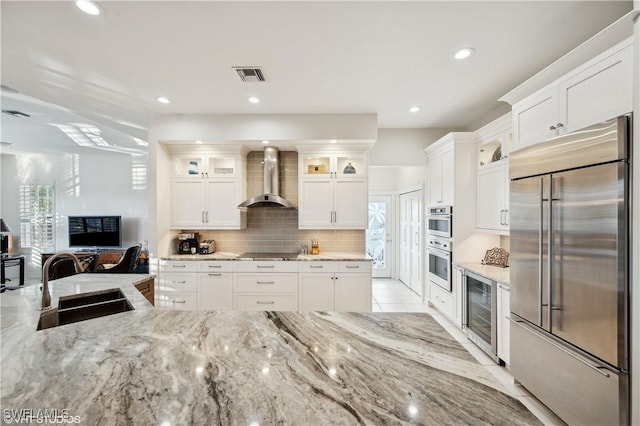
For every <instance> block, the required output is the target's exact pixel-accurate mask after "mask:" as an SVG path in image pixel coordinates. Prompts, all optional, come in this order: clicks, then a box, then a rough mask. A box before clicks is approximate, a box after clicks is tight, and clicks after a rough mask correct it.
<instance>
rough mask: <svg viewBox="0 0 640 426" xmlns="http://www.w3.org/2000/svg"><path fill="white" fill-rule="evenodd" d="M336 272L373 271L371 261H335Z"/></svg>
mask: <svg viewBox="0 0 640 426" xmlns="http://www.w3.org/2000/svg"><path fill="white" fill-rule="evenodd" d="M335 272H371V262H335Z"/></svg>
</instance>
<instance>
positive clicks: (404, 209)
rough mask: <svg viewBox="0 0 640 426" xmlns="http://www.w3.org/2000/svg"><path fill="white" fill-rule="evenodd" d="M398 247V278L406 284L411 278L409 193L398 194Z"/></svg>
mask: <svg viewBox="0 0 640 426" xmlns="http://www.w3.org/2000/svg"><path fill="white" fill-rule="evenodd" d="M398 204H400V235H399V239H400V247H399V254H400V258H399V259H398V260H399V262H398V265H399V269H400V271H399V272H398V278H399V279H400V281H402V282H403V283H405V284H406V285H407V286H408V285H409V284H410V282H411V281H410V280H411V197H410V194H400V197H399V203H398Z"/></svg>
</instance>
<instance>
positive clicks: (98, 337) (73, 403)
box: [0, 274, 539, 425]
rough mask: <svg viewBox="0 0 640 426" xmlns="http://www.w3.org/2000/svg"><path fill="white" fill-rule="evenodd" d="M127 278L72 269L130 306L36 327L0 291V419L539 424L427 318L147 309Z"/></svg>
mask: <svg viewBox="0 0 640 426" xmlns="http://www.w3.org/2000/svg"><path fill="white" fill-rule="evenodd" d="M147 278H148V276H140V275H115V274H114V275H107V274H101V275H100V276H96V275H93V274H79V275H75V276H72V277H68V278H63V279H60V280H56V281H53V282H52V283H51V289H52V305H53V306H56V305H57V303H58V298H59V297H60V296H62V295H68V294H77V293H81V292H88V291H94V290H101V289H106V288H114V287H117V288H120V289H121V290H122V292H123V293H124V294H125V296H126V297H127V298H128V299H129V301H130V302H131V304H132V305H133V307H134V308H135V309H134V310H133V311H129V312H124V313H120V314H115V315H111V316H108V317H103V318H97V319H91V320H87V321H83V322H78V323H74V324H69V325H65V326H60V327H56V328H51V329H48V330H44V331H36V324H37V322H38V317H39V311H38V310H37V307H38V306H39V302H40V294H39V292H38V288H37V286H31V287H27V288H24V289H20V290H17V291H13V292H9V293H5V294H3V295H1V296H0V307H1V319H2V325H1V327H2V328H1V338H2V348H1V350H2V367H1V379H2V381H1V388H0V389H1V399H0V405H1V408H2V410H3V416H5V417H4V419H5V421H7V417H6V416H7V414H8V413H10V412H9V411H6V410H14V411H11V412H13V413H20V411H19V410H21V409H22V410H25V409H32V410H34V411H33V412H38V411H37V410H45V409H47V410H59V411H61V410H67V413H68V415H69V416H79V419H80V420H81V423H82V424H101V425H109V424H145V425H146V424H156V425H158V424H161V425H178V424H179V425H182V424H223V425H236V424H238V425H249V424H256V425H258V424H259V425H265V424H277V423H280V424H295V425H319V424H377V425H379V424H414V423H415V424H438V425H446V424H510V425H517V424H527V425H529V424H539V422H538V420H537V419H536V418H535V416H533V415H532V414H531V413H530V412H529V411H527V409H526V408H525V407H524V406H523V405H522V404H521V403H520V402H518V401H517V400H515V399H513V398H511V397H510V396H508V395H506V394H505V393H503V391H502V390H503V389H502V387H501V385H500V384H499V383H498V382H497V381H496V380H495V379H494V378H493V376H492V375H491V374H490V373H489V372H488V371H487V370H485V369H484V368H483V367H482V366H481V365H479V364H478V363H477V362H476V361H475V360H474V358H472V357H471V356H470V355H469V354H468V353H467V351H466V350H465V349H463V348H462V346H460V345H459V344H458V343H457V342H456V341H455V340H454V339H453V338H452V337H451V336H450V335H449V334H448V333H447V332H446V331H445V330H444V329H443V328H442V327H441V326H440V325H439V324H438V323H437V322H436V321H435V320H433V319H432V318H431V317H430V316H429V315H428V314H423V313H418V314H409V313H401V314H400V313H386V314H385V313H373V314H371V313H367V314H350V313H330V312H303V313H295V312H279V313H274V312H215V311H214V312H193V311H191V312H190V311H173V310H156V309H154V308H153V306H152V305H151V304H149V303H148V301H147V300H146V299H145V298H144V297H143V296H142V295H141V294H140V293H139V292H138V291H137V290H136V289H135V287H134V286H133V285H134V284H136V283H138V282H139V281H141V280H144V279H147Z"/></svg>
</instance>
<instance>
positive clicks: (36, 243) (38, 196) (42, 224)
mask: <svg viewBox="0 0 640 426" xmlns="http://www.w3.org/2000/svg"><path fill="white" fill-rule="evenodd" d="M54 200H55V197H54V187H53V185H23V186H20V247H22V248H31V249H33V250H34V251H36V252H38V251H39V252H43V251H45V250H47V249H55V229H56V228H55V215H54V211H55V209H54Z"/></svg>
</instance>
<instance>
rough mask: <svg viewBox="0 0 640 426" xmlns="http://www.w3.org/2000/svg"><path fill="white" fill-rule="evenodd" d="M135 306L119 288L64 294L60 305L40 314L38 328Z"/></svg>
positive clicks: (117, 311) (130, 308) (78, 320)
mask: <svg viewBox="0 0 640 426" xmlns="http://www.w3.org/2000/svg"><path fill="white" fill-rule="evenodd" d="M132 310H133V306H131V303H129V301H128V300H127V298H126V297H125V296H124V294H122V291H120V289H117V288H113V289H108V290H101V291H96V292H91V293H82V294H76V295H73V296H63V297H61V298H60V300H59V301H58V307H57V308H54V309H49V310H47V311H44V312H42V313H41V314H40V320H39V321H38V328H37V330H45V329H47V328H52V327H58V326H60V325H65V324H71V323H74V322H80V321H85V320H88V319H93V318H99V317H104V316H107V315H113V314H119V313H121V312H127V311H132Z"/></svg>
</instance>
